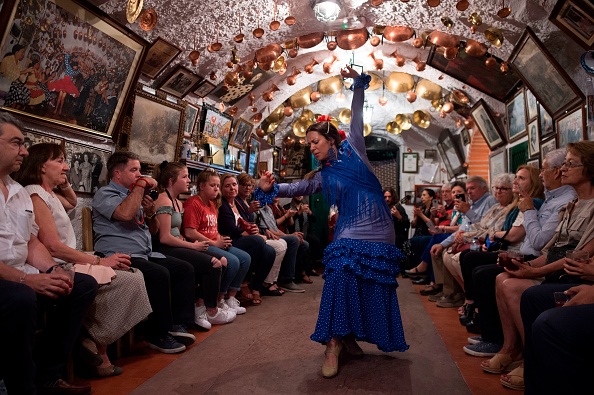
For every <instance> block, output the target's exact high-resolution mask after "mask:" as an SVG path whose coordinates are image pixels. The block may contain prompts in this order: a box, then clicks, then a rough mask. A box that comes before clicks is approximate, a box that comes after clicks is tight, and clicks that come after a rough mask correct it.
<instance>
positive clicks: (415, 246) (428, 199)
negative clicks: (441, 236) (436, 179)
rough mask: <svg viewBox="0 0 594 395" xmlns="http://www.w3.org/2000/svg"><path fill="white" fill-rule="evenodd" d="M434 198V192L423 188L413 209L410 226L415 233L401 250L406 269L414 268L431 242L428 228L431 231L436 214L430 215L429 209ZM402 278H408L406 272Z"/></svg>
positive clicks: (403, 272)
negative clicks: (418, 201) (404, 254)
mask: <svg viewBox="0 0 594 395" xmlns="http://www.w3.org/2000/svg"><path fill="white" fill-rule="evenodd" d="M435 198H436V194H435V191H434V190H433V189H430V188H425V189H423V192H422V193H421V202H420V204H419V205H416V206H415V207H414V208H413V215H414V217H413V220H412V221H411V223H410V226H411V227H412V228H414V229H415V233H413V237H411V238H410V239H409V240H408V241H407V242H406V243H404V245H403V249H404V251H405V252H406V256H407V258H406V259H407V263H406V266H405V267H406V268H412V267H415V266H416V265H418V264H419V262H421V255H422V254H423V250H425V248H426V247H427V245H428V244H429V242H430V241H431V236H432V234H431V232H430V231H429V226H431V227H432V229H433V226H434V220H435V214H436V212H435V210H434V211H433V213H432V212H431V208H432V204H433V199H435ZM413 274H415V273H413ZM402 276H403V277H408V273H407V271H406V270H404V271H402Z"/></svg>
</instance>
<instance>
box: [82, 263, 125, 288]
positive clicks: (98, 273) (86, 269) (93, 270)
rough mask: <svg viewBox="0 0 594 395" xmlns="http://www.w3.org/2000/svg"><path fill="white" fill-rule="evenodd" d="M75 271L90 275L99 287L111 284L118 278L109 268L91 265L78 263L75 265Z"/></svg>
mask: <svg viewBox="0 0 594 395" xmlns="http://www.w3.org/2000/svg"><path fill="white" fill-rule="evenodd" d="M74 270H75V271H76V272H77V273H83V274H88V275H89V276H92V277H93V278H94V279H95V280H96V281H97V284H99V285H104V284H109V283H110V282H111V280H113V279H114V278H115V276H116V272H115V271H114V270H113V269H112V268H110V267H107V266H102V265H91V264H89V263H87V264H80V263H77V264H76V265H74Z"/></svg>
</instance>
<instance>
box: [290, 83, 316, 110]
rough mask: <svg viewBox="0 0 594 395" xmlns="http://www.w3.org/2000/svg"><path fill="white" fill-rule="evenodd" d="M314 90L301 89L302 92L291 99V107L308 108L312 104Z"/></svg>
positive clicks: (308, 87) (307, 87) (309, 88)
mask: <svg viewBox="0 0 594 395" xmlns="http://www.w3.org/2000/svg"><path fill="white" fill-rule="evenodd" d="M311 92H312V89H311V87H310V86H306V87H305V88H303V89H301V90H300V91H298V92H296V93H295V94H293V96H291V97H290V98H289V102H290V103H291V107H293V108H302V107H305V106H307V105H308V104H309V103H311V98H310V95H311Z"/></svg>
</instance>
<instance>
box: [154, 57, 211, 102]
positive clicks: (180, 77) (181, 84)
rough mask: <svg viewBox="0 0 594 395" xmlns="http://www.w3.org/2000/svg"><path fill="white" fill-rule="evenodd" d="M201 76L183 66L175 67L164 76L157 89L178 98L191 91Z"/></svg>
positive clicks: (200, 79)
mask: <svg viewBox="0 0 594 395" xmlns="http://www.w3.org/2000/svg"><path fill="white" fill-rule="evenodd" d="M202 80H203V78H202V77H200V76H199V75H197V74H194V73H192V72H191V71H190V70H188V69H186V68H185V67H183V66H180V65H177V67H176V68H175V69H174V70H173V71H172V72H171V74H169V76H167V78H165V79H164V80H163V81H162V82H161V84H159V86H158V87H157V89H160V90H162V91H163V92H165V93H168V94H170V95H172V96H175V97H179V98H180V99H181V98H183V97H184V96H186V95H187V94H188V93H190V92H191V91H192V89H194V88H195V87H196V86H197V85H198V84H199V83H200V81H202Z"/></svg>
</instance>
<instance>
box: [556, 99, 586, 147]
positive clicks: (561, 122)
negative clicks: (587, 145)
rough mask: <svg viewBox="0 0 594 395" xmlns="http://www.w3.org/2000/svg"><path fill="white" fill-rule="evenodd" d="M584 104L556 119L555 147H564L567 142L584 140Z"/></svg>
mask: <svg viewBox="0 0 594 395" xmlns="http://www.w3.org/2000/svg"><path fill="white" fill-rule="evenodd" d="M585 112H586V111H585V109H584V106H579V107H578V108H576V109H575V110H573V111H570V112H568V113H567V115H565V116H563V117H562V118H559V119H558V120H557V147H558V148H565V146H566V145H567V143H575V142H577V141H582V140H585V138H586V135H585V133H584V132H585V130H586V114H585Z"/></svg>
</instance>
